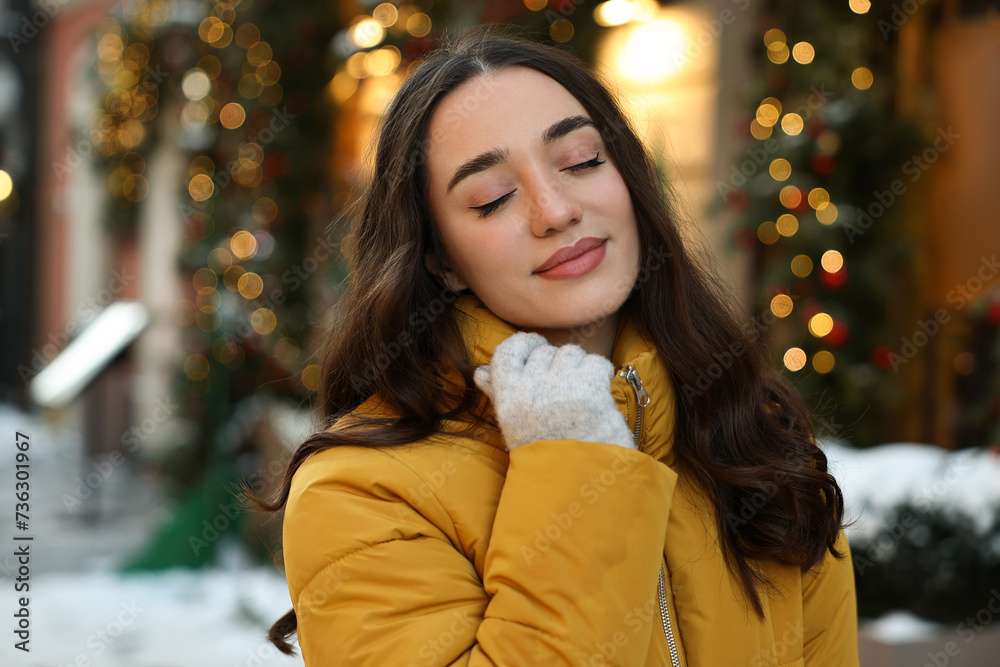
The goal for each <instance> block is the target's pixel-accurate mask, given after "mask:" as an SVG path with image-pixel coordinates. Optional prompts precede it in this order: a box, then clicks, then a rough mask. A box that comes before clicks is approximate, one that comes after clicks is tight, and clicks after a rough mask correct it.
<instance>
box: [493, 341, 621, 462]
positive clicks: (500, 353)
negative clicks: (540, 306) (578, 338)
mask: <svg viewBox="0 0 1000 667" xmlns="http://www.w3.org/2000/svg"><path fill="white" fill-rule="evenodd" d="M614 372H615V370H614V366H612V364H611V362H610V361H608V359H606V358H605V357H602V356H601V355H599V354H587V353H586V352H584V350H583V348H581V347H579V346H578V345H563V346H561V347H554V346H552V345H549V344H548V342H547V341H546V340H545V338H544V337H543V336H541V335H539V334H537V333H526V332H519V333H516V334H514V335H513V336H511V337H510V338H508V339H507V340H505V341H503V342H502V343H500V344H499V345H497V348H496V351H495V352H494V353H493V358H492V359H491V360H490V364H489V365H488V366H480V367H479V368H477V369H476V374H475V381H476V386H478V387H479V388H480V389H481V390H482V391H483V392H484V393H485V394H486V395H487V396H489V397H490V400H491V401H492V402H493V410H494V412H495V413H496V416H497V421H498V422H499V424H500V431H501V433H502V434H503V437H504V442H505V443H506V445H507V450H508V451H510V450H512V449H514V448H515V447H519V446H521V445H523V444H526V443H529V442H535V441H536V440H563V439H571V440H585V441H588V442H605V443H610V444H615V445H620V446H622V447H628V448H629V449H635V444H634V443H633V441H632V433H631V431H630V430H629V427H628V425H627V424H626V423H625V418H624V417H622V413H621V412H619V410H618V407H617V406H616V405H615V401H614V399H613V398H612V397H611V378H612V377H613V376H614Z"/></svg>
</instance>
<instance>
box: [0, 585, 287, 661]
mask: <svg viewBox="0 0 1000 667" xmlns="http://www.w3.org/2000/svg"><path fill="white" fill-rule="evenodd" d="M5 593H6V592H5ZM3 599H4V600H5V601H6V604H5V605H4V607H6V609H4V610H3V614H2V615H0V617H2V618H4V619H7V621H6V625H8V626H12V623H11V620H10V619H11V614H12V612H13V606H14V601H13V595H9V594H5V595H4V596H3ZM289 609H291V602H290V601H289V598H288V588H287V586H286V584H285V579H284V577H283V576H282V575H280V574H279V573H277V572H275V571H274V570H268V569H265V568H253V569H243V568H230V569H225V570H223V569H214V570H205V571H190V570H171V571H167V572H163V573H157V574H142V575H129V576H122V575H120V574H117V573H113V572H108V571H93V572H68V573H49V574H44V575H39V576H38V577H37V579H33V582H32V589H31V602H30V610H31V617H32V627H31V643H30V647H31V652H30V653H27V654H26V653H23V652H21V651H19V650H16V649H14V648H13V646H12V644H13V642H12V641H11V640H10V637H11V635H10V632H11V629H12V627H7V628H0V630H2V631H3V634H4V636H5V637H7V639H6V640H5V641H4V642H3V645H2V646H0V664H3V665H10V666H12V667H13V666H15V665H16V666H18V667H22V666H23V667H90V666H92V667H126V666H128V667H294V666H296V665H298V666H301V665H303V662H302V659H301V657H298V656H296V657H294V658H293V657H289V656H285V655H283V654H281V653H279V652H278V650H277V649H276V648H275V647H274V646H273V645H271V643H270V642H268V641H267V638H266V631H267V630H266V629H267V628H268V627H269V626H270V625H271V623H273V622H274V621H275V620H277V619H278V618H279V617H280V616H281V615H282V614H284V613H285V612H286V611H288V610H289Z"/></svg>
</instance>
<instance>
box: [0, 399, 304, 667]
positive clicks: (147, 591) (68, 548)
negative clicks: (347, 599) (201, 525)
mask: <svg viewBox="0 0 1000 667" xmlns="http://www.w3.org/2000/svg"><path fill="white" fill-rule="evenodd" d="M63 417H64V421H63V422H62V423H61V424H54V423H51V422H48V421H45V420H42V419H41V418H39V417H37V416H34V415H29V414H24V413H22V412H19V411H17V410H14V409H12V408H10V407H9V406H0V434H2V438H3V441H4V443H5V446H4V447H3V448H2V449H0V491H2V496H0V497H6V498H7V504H6V505H3V504H0V619H2V620H0V636H2V637H4V640H3V642H2V643H0V665H3V666H4V667H8V666H10V667H14V666H16V667H69V666H71V665H72V666H73V667H280V666H291V667H294V666H296V665H299V666H301V665H302V664H303V663H302V659H301V658H300V657H295V658H292V657H288V656H285V655H283V654H281V653H279V652H278V651H277V649H275V648H274V647H273V646H272V645H271V644H270V643H269V642H268V641H267V639H266V633H267V629H268V628H269V627H270V626H271V624H272V623H274V621H276V620H277V619H278V618H280V617H281V616H282V615H283V614H284V613H285V612H287V611H288V610H289V609H291V606H292V605H291V601H290V600H289V596H288V588H287V584H286V582H285V578H284V576H283V575H281V574H280V573H278V572H277V571H275V570H274V569H273V568H269V567H259V566H255V565H252V564H250V563H248V562H247V561H246V559H245V557H244V556H243V555H242V551H240V550H239V548H238V547H228V546H226V545H222V544H220V550H221V551H222V552H223V557H222V558H221V561H222V565H220V567H218V568H216V569H211V570H204V571H190V570H184V569H177V570H172V571H167V572H161V573H144V574H136V575H122V574H119V573H117V572H115V568H116V566H117V565H119V564H120V563H121V562H123V560H124V559H125V558H126V557H127V556H129V555H130V554H132V553H134V552H135V551H136V550H137V549H139V548H140V547H141V546H142V545H144V544H145V543H146V541H147V540H148V538H149V536H150V535H151V534H152V532H153V530H154V528H155V527H156V526H157V525H158V524H159V522H160V520H161V519H162V518H163V517H164V516H165V515H167V514H168V513H169V511H170V507H169V503H167V502H165V501H164V499H163V497H162V493H161V489H160V483H159V480H158V479H157V478H156V477H155V476H151V475H149V474H144V473H142V472H141V471H139V470H136V469H134V468H133V467H130V466H129V465H127V464H124V463H115V462H114V461H115V460H114V459H109V458H108V457H98V464H99V465H98V466H96V467H95V466H94V465H93V464H92V463H91V462H90V461H87V460H86V459H85V458H84V457H83V446H82V439H81V437H80V434H79V432H78V431H77V430H75V428H74V425H75V424H76V423H78V416H74V415H64V416H63ZM16 432H23V433H27V434H28V435H29V436H30V447H29V450H28V453H29V460H30V463H29V465H30V468H29V470H30V480H29V483H30V493H31V496H30V502H29V506H30V512H29V516H30V521H29V530H28V531H25V532H21V531H17V530H16V529H15V527H14V516H13V510H14V508H13V498H12V496H13V493H14V483H15V481H16V480H15V476H14V471H15V469H14V464H15V461H14V455H15V453H16V449H15V447H14V446H13V442H14V440H15V437H16V436H15V433H16ZM109 463H110V465H107V464H109ZM101 470H103V472H100V471H101ZM78 501H79V502H78ZM15 535H31V536H32V537H33V538H34V539H33V540H32V541H31V542H30V543H29V544H30V545H31V546H30V554H31V555H30V575H29V581H28V584H29V586H30V590H29V591H28V594H29V595H28V597H29V606H28V609H29V614H30V619H31V626H30V630H31V636H30V644H29V646H30V648H31V651H30V652H29V653H24V652H23V651H20V650H17V649H15V648H14V635H13V630H14V617H13V614H14V612H15V611H16V610H17V607H18V598H19V597H20V596H21V595H22V594H23V593H19V592H17V591H15V590H14V586H15V583H17V582H16V577H17V576H18V563H17V559H16V558H15V557H14V555H13V554H14V549H15V546H16V545H18V544H24V542H16V541H15V540H14V539H13V538H14V537H15ZM223 547H226V548H223Z"/></svg>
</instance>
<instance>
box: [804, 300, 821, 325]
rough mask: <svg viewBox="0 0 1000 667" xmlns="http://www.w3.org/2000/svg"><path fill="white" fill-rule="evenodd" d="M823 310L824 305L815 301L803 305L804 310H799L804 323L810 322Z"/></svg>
mask: <svg viewBox="0 0 1000 667" xmlns="http://www.w3.org/2000/svg"><path fill="white" fill-rule="evenodd" d="M822 312H823V306H821V305H819V304H818V303H816V302H815V301H810V302H809V303H807V304H805V305H804V306H802V310H800V311H799V314H800V315H801V316H802V321H803V322H804V323H808V322H809V320H811V319H812V318H813V316H814V315H819V314H820V313H822Z"/></svg>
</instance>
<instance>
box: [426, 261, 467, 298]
mask: <svg viewBox="0 0 1000 667" xmlns="http://www.w3.org/2000/svg"><path fill="white" fill-rule="evenodd" d="M424 265H425V266H426V267H427V270H428V271H430V272H431V275H432V276H434V278H436V279H437V281H438V282H439V283H440V284H441V285H442V286H444V287H447V288H448V289H450V290H451V291H452V292H461V291H462V290H466V289H469V286H468V285H467V284H466V282H465V281H464V280H462V278H461V277H460V276H459V275H458V274H457V273H455V270H454V269H452V268H451V267H449V266H447V265H443V266H442V265H440V264H439V263H438V261H437V259H436V258H435V257H434V255H433V253H425V254H424Z"/></svg>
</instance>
